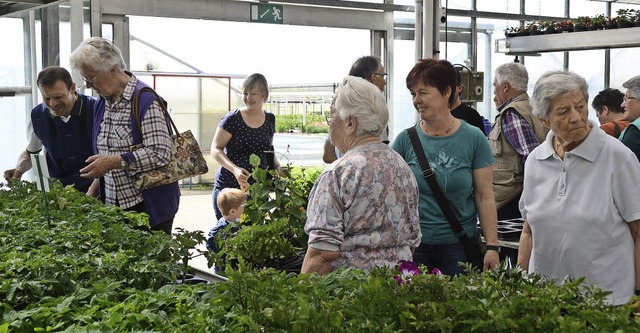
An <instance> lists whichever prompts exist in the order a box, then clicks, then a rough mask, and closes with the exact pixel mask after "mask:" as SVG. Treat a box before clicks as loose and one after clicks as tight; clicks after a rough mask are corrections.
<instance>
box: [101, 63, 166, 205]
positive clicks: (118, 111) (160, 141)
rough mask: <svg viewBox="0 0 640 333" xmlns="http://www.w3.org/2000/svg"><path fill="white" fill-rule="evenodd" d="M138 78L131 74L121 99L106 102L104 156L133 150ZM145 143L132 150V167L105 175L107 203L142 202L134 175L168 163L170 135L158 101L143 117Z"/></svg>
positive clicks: (103, 129) (102, 146) (102, 128)
mask: <svg viewBox="0 0 640 333" xmlns="http://www.w3.org/2000/svg"><path fill="white" fill-rule="evenodd" d="M137 83H138V79H137V78H136V77H135V76H134V75H131V78H130V80H129V83H128V84H127V86H126V87H125V89H124V92H123V93H122V96H121V97H120V99H119V100H118V101H117V102H115V103H111V102H110V101H109V100H108V99H107V100H106V103H105V113H104V119H103V121H102V123H101V124H100V131H99V132H98V140H97V148H98V154H101V155H120V154H123V153H128V152H131V151H132V148H133V146H134V145H133V137H132V135H131V133H132V132H131V131H132V130H137V129H136V128H133V129H132V128H131V103H132V98H133V91H134V88H135V87H136V84H137ZM141 126H142V129H141V131H142V143H143V145H144V147H142V148H140V149H138V150H136V151H135V152H133V155H134V157H135V159H134V161H133V162H132V163H130V164H129V167H130V169H129V170H128V171H124V170H122V169H114V170H111V171H109V172H107V173H106V174H105V176H104V183H105V184H104V185H105V197H106V198H105V203H106V204H109V205H117V206H120V207H122V208H129V207H132V206H134V205H136V204H138V203H140V202H142V195H141V193H142V192H140V191H138V190H137V189H136V188H134V187H133V181H132V178H131V175H133V174H136V173H138V172H143V171H149V170H153V169H156V168H158V167H161V166H164V165H167V164H168V163H169V159H170V157H171V146H172V144H171V137H170V135H169V130H168V128H167V123H166V121H165V118H164V114H163V112H162V109H161V108H160V105H159V104H158V102H157V101H154V102H153V104H151V106H150V107H149V109H148V111H147V113H146V115H145V116H144V118H143V120H142V124H141Z"/></svg>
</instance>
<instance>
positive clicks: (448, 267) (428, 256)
mask: <svg viewBox="0 0 640 333" xmlns="http://www.w3.org/2000/svg"><path fill="white" fill-rule="evenodd" d="M466 261H467V255H466V254H465V253H464V247H463V246H462V244H461V243H459V242H458V243H453V244H424V243H421V244H420V246H418V248H417V249H416V250H415V251H414V253H413V262H415V263H416V264H418V265H421V264H422V265H425V266H427V268H428V269H429V270H431V269H433V268H437V269H439V270H440V271H441V272H442V274H445V275H449V276H454V275H460V274H466V273H467V272H466V270H465V269H464V268H463V267H462V266H459V265H458V262H466Z"/></svg>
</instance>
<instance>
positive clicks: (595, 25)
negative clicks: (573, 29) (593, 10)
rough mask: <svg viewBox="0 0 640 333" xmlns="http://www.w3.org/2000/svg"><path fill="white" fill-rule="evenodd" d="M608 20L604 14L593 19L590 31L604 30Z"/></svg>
mask: <svg viewBox="0 0 640 333" xmlns="http://www.w3.org/2000/svg"><path fill="white" fill-rule="evenodd" d="M605 21H606V18H605V16H604V14H598V15H595V16H592V17H591V24H590V25H589V26H588V27H587V29H588V30H602V28H603V27H604V23H605Z"/></svg>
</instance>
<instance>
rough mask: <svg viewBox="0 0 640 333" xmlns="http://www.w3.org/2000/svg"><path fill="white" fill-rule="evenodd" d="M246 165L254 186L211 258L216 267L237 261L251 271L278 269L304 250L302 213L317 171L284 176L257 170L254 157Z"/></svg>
mask: <svg viewBox="0 0 640 333" xmlns="http://www.w3.org/2000/svg"><path fill="white" fill-rule="evenodd" d="M250 162H251V164H252V165H253V172H252V174H251V177H252V178H253V179H254V181H255V182H254V183H253V184H252V185H251V186H250V187H249V195H250V199H249V200H248V201H247V203H246V204H245V206H244V214H243V216H242V218H241V220H240V222H239V223H237V224H235V223H232V224H231V225H229V226H228V227H227V228H225V229H224V230H223V231H222V232H220V233H219V236H218V235H217V236H216V242H217V243H218V246H219V248H220V249H221V251H220V252H219V253H217V254H216V255H215V258H216V259H215V262H216V266H219V267H221V266H222V267H224V266H225V262H228V261H229V260H233V259H237V258H242V259H243V260H244V261H245V262H247V263H248V264H250V265H252V266H253V267H265V266H278V265H279V264H281V263H283V262H287V261H290V260H296V259H297V257H299V256H301V255H302V254H303V253H304V249H305V248H306V246H307V239H308V237H307V235H306V233H305V232H304V224H305V221H306V213H305V209H306V207H307V200H308V197H309V192H310V191H311V188H312V186H313V184H314V183H315V180H316V178H317V177H318V175H319V174H320V172H321V171H320V169H317V168H315V169H310V170H308V171H307V170H306V169H299V171H297V172H296V173H292V174H290V175H286V174H280V173H279V172H277V171H271V172H268V171H267V170H264V169H261V168H259V167H258V165H259V164H260V159H259V158H258V157H257V156H256V155H252V156H251V157H250Z"/></svg>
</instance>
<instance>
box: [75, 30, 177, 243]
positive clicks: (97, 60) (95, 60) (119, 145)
mask: <svg viewBox="0 0 640 333" xmlns="http://www.w3.org/2000/svg"><path fill="white" fill-rule="evenodd" d="M70 62H71V67H72V68H73V69H75V70H78V71H80V75H82V79H83V80H84V82H85V84H86V86H87V88H92V89H93V90H94V91H95V92H97V93H98V94H99V95H100V99H99V100H98V102H96V107H95V116H94V126H93V149H94V152H95V155H93V156H91V157H89V159H87V161H86V162H87V163H88V165H87V166H86V167H85V168H83V169H82V170H80V172H81V176H82V177H87V178H92V179H95V181H94V185H92V187H91V188H90V190H89V191H90V193H95V192H97V191H98V190H97V187H98V186H99V188H100V198H101V200H103V201H104V202H105V203H106V204H108V205H114V206H120V207H122V208H123V209H125V210H129V211H135V212H139V213H141V212H144V213H147V214H149V222H150V224H151V229H152V230H162V231H164V232H166V233H169V234H170V233H171V229H172V226H173V218H174V216H175V215H176V213H177V211H178V205H179V202H180V189H179V188H178V183H177V182H174V183H171V184H167V185H161V186H157V187H153V188H149V189H145V190H143V191H139V190H138V189H136V188H135V187H134V186H133V179H132V175H134V174H136V173H140V172H144V171H149V170H153V169H157V168H159V167H162V166H165V165H167V164H168V163H169V160H170V157H171V137H170V133H169V129H168V128H167V123H166V120H165V116H164V113H163V111H162V109H161V108H160V104H159V102H158V101H157V100H156V99H155V98H154V96H153V95H152V94H150V93H145V94H140V104H139V108H140V110H139V111H140V118H141V119H140V128H138V126H136V125H135V123H134V120H133V119H132V115H131V113H132V108H131V105H132V101H133V97H134V95H135V94H136V92H138V91H139V90H140V89H142V87H148V86H147V85H146V84H145V83H143V82H142V81H139V80H138V79H137V78H136V77H135V76H134V75H133V74H131V73H130V72H128V71H127V70H126V64H125V62H124V59H123V58H122V53H121V52H120V50H119V49H118V48H117V47H116V46H115V45H113V43H111V42H110V41H108V40H106V39H104V38H101V37H91V38H89V39H87V40H85V41H84V42H82V43H81V44H80V45H79V46H78V47H77V48H76V49H75V50H74V51H73V52H72V53H71V57H70ZM134 147H140V148H139V149H135V150H134V149H133V148H134Z"/></svg>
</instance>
